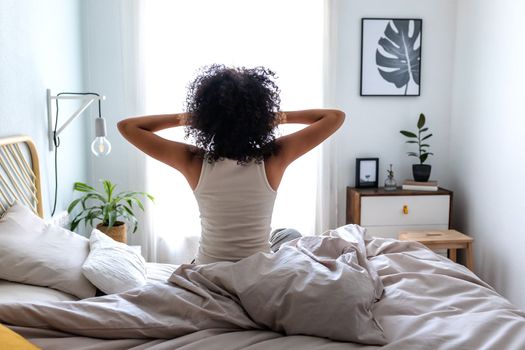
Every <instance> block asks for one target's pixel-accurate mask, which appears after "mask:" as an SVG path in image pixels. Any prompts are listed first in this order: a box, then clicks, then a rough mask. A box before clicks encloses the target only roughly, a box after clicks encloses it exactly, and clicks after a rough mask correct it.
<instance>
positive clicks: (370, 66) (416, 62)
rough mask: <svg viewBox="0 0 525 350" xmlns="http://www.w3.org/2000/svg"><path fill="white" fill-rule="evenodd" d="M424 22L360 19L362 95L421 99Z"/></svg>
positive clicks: (415, 20) (416, 20) (404, 19)
mask: <svg viewBox="0 0 525 350" xmlns="http://www.w3.org/2000/svg"><path fill="white" fill-rule="evenodd" d="M422 42H423V20H422V19H420V18H362V20H361V89H360V95H361V96H420V95H421V52H422Z"/></svg>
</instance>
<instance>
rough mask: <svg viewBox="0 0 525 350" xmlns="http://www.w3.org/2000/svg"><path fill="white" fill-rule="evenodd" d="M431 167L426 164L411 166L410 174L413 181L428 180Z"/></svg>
mask: <svg viewBox="0 0 525 350" xmlns="http://www.w3.org/2000/svg"><path fill="white" fill-rule="evenodd" d="M431 169H432V166H430V165H428V164H413V165H412V174H413V175H414V181H419V182H425V181H428V179H429V178H430V170H431Z"/></svg>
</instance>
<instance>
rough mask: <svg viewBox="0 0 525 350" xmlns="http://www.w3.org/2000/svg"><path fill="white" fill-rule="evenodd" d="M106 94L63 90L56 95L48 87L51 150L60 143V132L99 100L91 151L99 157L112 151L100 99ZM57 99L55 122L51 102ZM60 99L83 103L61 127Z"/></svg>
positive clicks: (48, 120)
mask: <svg viewBox="0 0 525 350" xmlns="http://www.w3.org/2000/svg"><path fill="white" fill-rule="evenodd" d="M105 99H106V97H105V96H100V95H99V94H97V93H94V92H61V93H59V94H57V95H56V96H53V95H51V90H50V89H47V122H48V130H49V150H50V151H52V150H53V149H54V148H55V147H58V145H59V144H60V139H59V138H58V137H59V135H60V133H61V132H62V131H64V129H65V128H66V127H67V126H68V125H69V123H71V122H72V121H73V120H74V119H75V118H76V117H78V116H79V115H80V114H82V112H84V111H85V110H86V108H88V107H89V106H90V105H91V104H92V103H93V102H94V101H98V117H97V118H96V119H95V139H94V140H93V142H92V143H91V151H92V152H93V154H94V155H96V156H97V157H100V156H105V155H108V154H109V152H111V143H110V142H109V141H108V139H107V138H106V120H105V119H104V118H102V114H101V109H100V101H102V100H105ZM52 100H55V103H56V117H55V122H54V123H53V116H52V113H51V103H52ZM58 100H80V101H83V103H82V105H81V106H80V107H79V108H78V109H77V110H76V111H75V112H74V113H73V114H72V115H71V116H70V117H69V119H67V120H66V121H65V122H64V124H62V126H60V128H59V127H58Z"/></svg>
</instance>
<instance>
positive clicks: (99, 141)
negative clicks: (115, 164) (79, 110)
mask: <svg viewBox="0 0 525 350" xmlns="http://www.w3.org/2000/svg"><path fill="white" fill-rule="evenodd" d="M95 135H96V137H95V139H94V140H93V142H92V143H91V152H93V154H94V155H96V156H97V157H101V156H107V155H108V154H109V152H111V143H109V141H108V139H107V138H106V120H105V119H104V118H102V117H99V118H97V119H95Z"/></svg>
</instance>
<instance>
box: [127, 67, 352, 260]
mask: <svg viewBox="0 0 525 350" xmlns="http://www.w3.org/2000/svg"><path fill="white" fill-rule="evenodd" d="M274 78H275V74H274V73H273V72H272V71H270V70H268V69H266V68H263V67H256V68H253V69H247V68H229V67H225V66H221V65H212V66H210V67H206V68H204V69H203V70H202V72H201V74H200V75H199V76H198V77H197V78H196V79H195V80H194V81H193V82H192V83H191V84H190V86H189V89H188V97H187V101H186V102H187V103H186V104H187V112H186V113H179V114H165V115H154V116H143V117H135V118H128V119H125V120H122V121H121V122H119V124H118V128H119V131H120V132H121V133H122V135H123V136H124V137H125V138H126V139H127V140H128V141H129V142H131V143H132V144H133V145H135V146H136V147H138V148H139V149H140V150H142V151H143V152H145V153H146V154H148V155H150V156H152V157H153V158H155V159H157V160H160V161H162V162H164V163H166V164H168V165H170V166H172V167H173V168H175V169H177V170H178V171H180V172H181V173H182V174H183V175H184V176H185V178H186V179H187V181H188V183H189V185H190V187H191V188H192V189H193V190H194V194H195V197H196V199H197V202H198V204H199V209H200V216H201V226H202V231H201V240H200V246H199V252H198V254H197V258H196V261H197V263H211V262H215V261H237V260H240V259H242V258H244V257H248V256H250V255H252V254H254V253H256V252H269V235H270V229H271V228H270V224H271V217H272V211H273V205H274V202H275V197H276V194H277V192H276V191H277V189H278V187H279V184H280V182H281V179H282V177H283V174H284V172H285V170H286V168H287V167H288V165H289V164H291V163H292V162H293V161H294V160H295V159H297V158H298V157H300V156H301V155H303V154H304V153H306V152H308V151H309V150H311V149H312V148H314V147H315V146H317V145H319V144H320V143H321V142H322V141H323V140H325V139H326V138H327V137H329V136H330V135H331V134H332V133H333V132H335V131H336V130H337V129H338V128H339V127H340V126H341V124H342V122H343V120H344V113H343V112H341V111H338V110H329V109H312V110H303V111H292V112H282V111H280V97H279V89H278V87H277V85H276V84H275V82H274ZM280 123H299V124H306V125H307V127H305V128H304V129H302V130H299V131H297V132H295V133H293V134H290V135H286V136H282V137H279V138H277V137H276V130H277V125H278V124H280ZM177 126H185V127H186V135H187V136H190V137H191V138H193V139H194V141H195V145H194V146H193V145H190V144H186V143H182V142H176V141H171V140H166V139H164V138H162V137H160V136H158V135H156V134H155V132H156V131H159V130H163V129H166V128H171V127H177ZM298 200H300V199H298Z"/></svg>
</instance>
